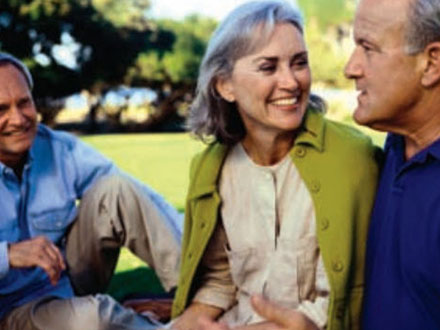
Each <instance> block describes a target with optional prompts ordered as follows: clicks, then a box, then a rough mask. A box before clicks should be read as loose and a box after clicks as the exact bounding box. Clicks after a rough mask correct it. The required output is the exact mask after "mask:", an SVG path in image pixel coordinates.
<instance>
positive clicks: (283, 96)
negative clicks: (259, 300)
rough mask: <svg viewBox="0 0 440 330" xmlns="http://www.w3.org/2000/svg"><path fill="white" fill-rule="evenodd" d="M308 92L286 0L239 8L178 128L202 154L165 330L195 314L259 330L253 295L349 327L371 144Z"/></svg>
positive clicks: (212, 47)
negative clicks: (200, 144)
mask: <svg viewBox="0 0 440 330" xmlns="http://www.w3.org/2000/svg"><path fill="white" fill-rule="evenodd" d="M310 87H311V73H310V68H309V64H308V55H307V48H306V45H305V42H304V38H303V24H302V19H301V15H300V13H299V11H298V10H297V9H296V8H294V7H292V6H291V5H290V4H289V3H288V2H286V1H278V0H265V1H258V2H249V3H246V4H244V5H242V6H240V7H238V8H237V9H235V10H234V11H233V12H232V13H231V14H230V15H229V16H228V17H226V19H225V20H224V21H223V22H222V23H221V24H220V25H219V27H218V28H217V30H216V31H215V32H214V35H213V36H212V38H211V40H210V42H209V45H208V48H207V50H206V54H205V56H204V59H203V62H202V65H201V68H200V75H199V80H198V85H197V92H196V97H195V101H194V103H193V105H192V108H191V112H190V115H189V121H188V126H189V128H190V130H191V131H192V132H193V133H194V134H195V135H196V136H197V137H199V138H200V139H202V140H203V141H205V142H207V143H208V146H207V148H206V150H205V151H203V152H202V153H201V154H199V155H197V156H196V157H195V158H194V159H193V161H192V165H191V174H190V175H191V182H190V187H189V191H188V196H187V204H186V219H185V221H186V222H185V230H184V238H183V251H182V266H181V274H180V281H179V285H178V291H177V293H176V298H175V301H174V306H173V316H174V317H177V318H176V319H175V320H174V322H173V325H172V326H173V328H174V329H193V328H196V326H197V320H198V319H199V318H200V317H201V316H203V317H205V318H206V317H208V318H210V319H212V320H215V319H220V320H221V321H223V322H225V323H226V324H227V325H229V326H241V325H247V324H257V323H258V324H259V325H260V326H261V327H263V328H267V326H268V324H267V323H264V322H265V321H264V319H262V318H261V317H259V316H258V314H256V313H255V312H254V311H253V309H252V306H251V303H250V297H251V295H254V294H261V295H263V296H264V297H267V298H268V299H270V300H273V301H274V302H276V303H278V304H280V305H281V306H284V307H286V308H290V309H294V310H296V311H297V312H298V315H299V316H300V317H299V319H300V320H301V321H300V322H299V323H298V326H299V328H301V329H317V328H319V329H322V328H327V329H333V330H334V329H353V328H356V327H357V325H358V321H359V313H360V307H361V300H362V294H363V273H364V269H363V265H364V254H365V240H366V233H367V225H368V219H369V216H370V210H371V206H372V202H373V198H374V192H375V188H376V181H377V174H378V167H377V164H376V161H375V157H374V153H375V148H374V147H373V146H372V144H371V141H370V139H369V138H367V137H365V136H364V135H362V134H360V133H359V132H357V131H356V130H354V129H353V128H350V127H347V126H344V125H342V124H338V123H335V122H332V121H329V120H326V119H325V118H324V115H323V112H324V111H323V108H324V107H323V102H322V101H320V99H319V98H317V97H314V96H313V95H311V93H310Z"/></svg>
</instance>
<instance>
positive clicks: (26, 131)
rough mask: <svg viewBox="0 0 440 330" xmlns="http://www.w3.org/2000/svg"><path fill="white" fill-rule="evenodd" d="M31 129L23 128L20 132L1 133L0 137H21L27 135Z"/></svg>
mask: <svg viewBox="0 0 440 330" xmlns="http://www.w3.org/2000/svg"><path fill="white" fill-rule="evenodd" d="M31 128H32V127H27V128H23V129H20V130H14V131H9V132H3V133H2V134H1V135H3V136H12V137H14V136H21V135H25V134H27V133H29V131H30V130H31Z"/></svg>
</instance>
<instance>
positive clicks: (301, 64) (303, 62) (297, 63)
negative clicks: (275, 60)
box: [293, 59, 309, 67]
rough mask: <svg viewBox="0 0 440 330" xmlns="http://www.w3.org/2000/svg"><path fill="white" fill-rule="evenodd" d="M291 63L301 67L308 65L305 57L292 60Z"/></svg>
mask: <svg viewBox="0 0 440 330" xmlns="http://www.w3.org/2000/svg"><path fill="white" fill-rule="evenodd" d="M293 65H294V66H300V67H303V66H307V65H309V61H308V60H307V59H302V60H297V61H295V62H293Z"/></svg>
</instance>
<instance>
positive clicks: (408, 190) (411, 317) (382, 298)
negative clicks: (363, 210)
mask: <svg viewBox="0 0 440 330" xmlns="http://www.w3.org/2000/svg"><path fill="white" fill-rule="evenodd" d="M385 152H386V156H385V157H386V158H385V163H384V168H383V171H382V174H381V179H380V183H379V188H378V193H377V196H376V202H375V206H374V209H373V214H372V219H371V226H370V232H369V237H368V244H367V260H366V292H365V300H364V309H363V320H362V321H363V322H362V323H363V329H364V330H378V329H387V330H390V329H399V330H404V329H408V330H409V329H411V330H415V329H425V330H427V329H440V140H437V141H436V142H435V143H433V144H432V145H430V146H429V147H428V148H426V149H425V150H423V151H421V152H419V153H418V154H416V155H415V156H414V157H412V158H411V159H410V160H408V161H405V158H404V141H403V138H402V137H401V136H397V135H392V134H391V135H389V136H388V139H387V142H386V145H385Z"/></svg>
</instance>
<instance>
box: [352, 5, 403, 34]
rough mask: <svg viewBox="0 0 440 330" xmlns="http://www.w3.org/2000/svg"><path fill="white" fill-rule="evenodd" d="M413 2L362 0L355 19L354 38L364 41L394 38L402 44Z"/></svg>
mask: <svg viewBox="0 0 440 330" xmlns="http://www.w3.org/2000/svg"><path fill="white" fill-rule="evenodd" d="M410 1H411V0H360V1H359V2H358V6H357V9H356V14H355V19H354V36H355V38H362V39H364V38H365V39H385V38H388V37H389V38H392V39H394V40H395V41H396V42H400V41H401V39H402V38H403V36H404V33H405V30H406V26H407V25H406V24H407V22H408V19H409V4H410Z"/></svg>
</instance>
